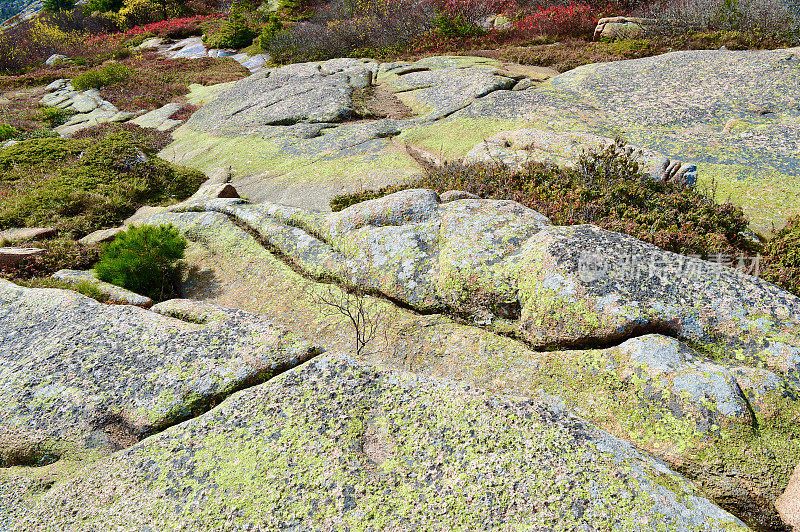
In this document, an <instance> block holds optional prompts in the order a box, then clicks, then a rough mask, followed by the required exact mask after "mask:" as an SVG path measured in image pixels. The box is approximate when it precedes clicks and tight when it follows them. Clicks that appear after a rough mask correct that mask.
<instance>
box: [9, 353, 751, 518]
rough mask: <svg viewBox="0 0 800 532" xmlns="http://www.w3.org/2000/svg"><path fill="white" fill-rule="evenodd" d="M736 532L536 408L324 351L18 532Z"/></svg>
mask: <svg viewBox="0 0 800 532" xmlns="http://www.w3.org/2000/svg"><path fill="white" fill-rule="evenodd" d="M434 523H436V525H435V526H436V528H440V527H443V528H446V529H461V528H463V529H472V530H474V529H506V528H508V527H511V528H515V529H517V528H537V529H538V528H550V527H558V528H564V529H589V528H593V529H597V528H600V529H602V528H623V529H626V530H654V529H656V528H659V529H663V530H740V529H741V530H745V529H746V528H745V527H744V526H743V525H742V524H741V523H740V522H738V521H737V520H736V519H735V518H734V517H733V516H731V515H730V514H727V513H726V512H724V511H722V510H720V509H719V508H718V507H716V506H714V505H713V504H712V503H711V502H710V501H708V500H707V499H705V498H703V497H702V496H700V494H699V493H698V492H697V491H696V490H695V489H694V488H693V487H692V486H691V485H690V484H689V483H687V482H686V481H685V480H684V479H682V478H681V477H679V476H677V475H675V474H674V473H672V472H671V471H669V470H668V469H667V468H666V467H665V466H664V465H663V464H661V463H659V462H657V461H654V460H652V459H649V458H646V457H645V456H643V455H642V454H640V453H638V452H637V451H635V450H634V449H633V448H632V447H630V446H629V445H628V444H626V443H624V442H622V441H620V440H618V439H616V438H613V437H611V436H609V435H607V434H605V433H603V432H600V431H597V430H596V429H593V428H591V427H590V426H588V425H586V424H585V423H583V422H581V421H579V420H578V419H576V418H574V417H572V416H570V415H568V414H566V413H564V412H563V411H558V410H555V409H553V408H551V407H548V406H546V405H543V404H537V403H532V402H526V401H512V400H508V399H506V398H503V397H497V396H493V395H490V394H487V393H485V392H482V391H479V390H475V389H470V388H465V387H463V386H457V385H454V384H446V383H441V382H437V381H431V380H427V379H424V378H418V377H414V376H411V375H407V374H398V373H392V372H379V371H375V370H374V369H371V368H370V367H367V366H363V365H361V364H359V363H357V362H355V361H353V360H350V359H347V358H341V357H324V358H318V359H316V360H314V361H311V362H309V363H307V364H305V365H303V366H301V367H300V368H297V369H295V370H291V371H289V372H287V373H285V374H283V375H281V376H279V377H277V378H275V379H272V380H271V381H270V382H268V383H267V384H264V385H261V386H258V387H256V388H251V389H248V390H245V391H243V392H240V393H238V394H236V395H234V396H233V397H231V398H230V399H228V400H227V401H225V402H224V403H223V404H222V405H220V406H219V407H218V408H216V409H214V410H213V411H211V412H208V413H207V414H205V415H203V416H202V417H200V418H197V419H194V420H191V421H188V422H186V423H184V424H182V425H180V426H178V427H174V428H172V429H170V430H168V431H166V432H164V433H162V434H159V435H157V436H155V437H153V438H149V439H148V440H146V441H144V442H141V443H139V444H137V445H135V446H133V447H131V448H130V449H127V450H125V451H122V452H120V453H118V454H116V455H115V456H113V457H111V458H109V459H107V460H104V461H102V462H97V463H95V464H94V465H91V466H89V468H87V469H85V470H83V471H82V472H81V474H80V476H79V477H77V478H75V479H73V480H70V481H68V482H65V483H63V484H61V485H59V486H57V487H55V488H53V489H52V490H50V491H49V492H48V493H47V494H46V495H45V496H44V497H43V498H42V499H41V501H40V502H39V504H38V505H37V507H36V508H35V512H34V513H33V514H32V515H31V516H30V518H28V519H26V520H24V521H22V522H21V524H20V525H19V527H20V528H24V529H25V530H54V529H65V528H67V529H68V528H72V527H75V526H80V527H82V528H103V529H107V528H115V527H120V526H121V527H125V528H139V527H145V526H146V527H155V528H181V527H188V528H190V529H240V530H241V529H245V530H249V529H253V528H255V529H271V530H279V529H287V528H291V529H300V530H329V529H337V530H369V529H372V530H376V529H411V528H427V527H430V526H432V525H433V524H434Z"/></svg>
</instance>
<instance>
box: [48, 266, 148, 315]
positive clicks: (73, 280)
mask: <svg viewBox="0 0 800 532" xmlns="http://www.w3.org/2000/svg"><path fill="white" fill-rule="evenodd" d="M52 277H53V279H57V280H59V281H64V282H67V283H70V284H72V285H77V284H81V283H88V284H90V285H92V286H93V287H94V288H96V289H97V290H98V291H99V292H100V293H102V294H103V295H104V296H106V298H107V300H106V301H104V302H105V303H112V304H115V305H135V306H137V307H142V308H150V307H152V306H153V300H152V299H150V298H149V297H146V296H143V295H140V294H137V293H136V292H131V291H130V290H126V289H124V288H121V287H119V286H116V285H113V284H111V283H106V282H104V281H101V280H100V279H98V278H97V277H96V276H95V275H94V273H93V272H90V271H81V270H58V271H57V272H56V273H54V274H53V276H52Z"/></svg>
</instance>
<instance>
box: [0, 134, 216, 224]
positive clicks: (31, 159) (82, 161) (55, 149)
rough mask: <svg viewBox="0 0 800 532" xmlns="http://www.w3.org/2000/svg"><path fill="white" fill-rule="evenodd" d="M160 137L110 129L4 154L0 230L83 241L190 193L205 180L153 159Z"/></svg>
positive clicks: (28, 144) (0, 154) (0, 156)
mask: <svg viewBox="0 0 800 532" xmlns="http://www.w3.org/2000/svg"><path fill="white" fill-rule="evenodd" d="M157 140H158V139H151V138H149V136H147V135H138V136H135V135H134V134H132V133H131V132H128V131H124V130H123V131H119V130H117V129H109V130H108V131H107V132H106V133H103V132H102V131H98V136H97V137H96V138H84V139H62V138H44V139H33V140H26V141H23V142H20V143H19V144H16V145H14V146H12V147H10V148H6V149H4V150H0V198H3V201H2V202H0V229H2V228H6V227H34V226H52V227H55V228H57V229H59V230H60V231H62V232H64V233H66V234H70V235H72V236H73V237H80V236H82V235H85V234H87V233H89V232H91V231H94V230H97V229H103V228H106V227H115V226H118V225H119V224H120V223H121V222H122V221H123V220H125V218H127V217H128V216H131V215H132V214H133V213H134V212H136V209H138V208H139V207H141V206H142V205H145V204H147V205H155V204H164V203H169V202H174V201H175V200H180V199H184V198H186V197H188V196H190V195H191V194H192V193H194V192H195V191H196V190H197V188H198V187H199V186H200V184H201V183H202V182H203V181H204V180H205V176H204V175H203V174H202V173H201V172H198V171H196V170H190V169H188V168H183V167H180V166H176V165H172V164H170V163H168V162H166V161H163V160H161V159H158V158H157V157H155V156H154V151H155V148H156V147H157V144H158V142H157Z"/></svg>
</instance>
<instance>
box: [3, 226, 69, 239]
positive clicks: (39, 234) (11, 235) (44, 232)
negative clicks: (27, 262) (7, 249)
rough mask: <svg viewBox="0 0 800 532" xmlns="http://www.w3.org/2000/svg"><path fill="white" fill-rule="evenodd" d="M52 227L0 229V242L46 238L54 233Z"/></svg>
mask: <svg viewBox="0 0 800 532" xmlns="http://www.w3.org/2000/svg"><path fill="white" fill-rule="evenodd" d="M56 232H57V231H56V230H55V229H54V228H52V227H12V228H10V229H3V230H2V231H0V242H3V241H6V242H19V241H21V240H33V239H36V238H48V237H51V236H53V235H55V234H56Z"/></svg>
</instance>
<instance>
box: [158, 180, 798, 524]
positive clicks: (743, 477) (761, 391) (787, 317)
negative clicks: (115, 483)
mask: <svg viewBox="0 0 800 532" xmlns="http://www.w3.org/2000/svg"><path fill="white" fill-rule="evenodd" d="M448 196H454V197H459V195H458V194H448ZM148 221H149V222H150V223H162V222H169V223H173V224H175V225H176V226H178V227H179V228H180V229H181V230H182V231H184V232H185V233H186V234H187V236H188V237H189V238H190V239H192V240H193V241H195V242H196V243H197V244H198V245H199V247H200V248H202V249H206V250H208V251H207V252H204V253H203V254H202V256H203V257H205V258H203V259H202V265H201V264H199V263H198V269H199V270H200V269H202V271H203V272H205V273H202V272H198V276H197V277H192V276H191V275H190V277H189V279H188V285H187V287H188V290H189V291H191V292H192V293H193V294H194V297H210V298H211V299H215V298H219V301H221V302H224V303H225V304H231V305H235V306H243V307H244V308H251V309H252V310H254V311H259V312H266V313H270V314H274V315H276V316H280V319H283V320H286V321H287V322H288V323H291V326H292V328H293V329H294V328H298V327H299V329H294V330H304V331H305V332H306V334H310V335H315V337H318V338H319V339H320V341H321V342H322V343H323V345H326V344H328V345H333V346H334V347H340V346H342V344H341V342H340V340H336V339H332V335H331V333H326V332H323V331H324V330H327V328H326V327H325V326H324V325H321V323H322V321H323V320H321V319H320V317H319V315H318V311H315V310H313V308H312V307H313V305H312V304H311V302H310V301H309V300H308V299H307V298H305V296H303V295H302V294H300V293H299V292H300V291H299V290H297V289H294V290H293V289H292V288H291V287H292V286H295V287H296V286H299V285H302V284H303V283H304V282H306V283H307V282H309V281H308V279H317V280H328V281H330V280H333V281H335V282H336V283H339V284H340V285H342V286H345V287H346V286H351V287H352V286H358V287H361V288H363V289H366V290H368V291H369V292H371V293H372V294H374V295H376V296H379V297H383V298H385V300H386V301H387V302H386V303H385V304H386V305H389V306H390V307H394V308H395V309H396V307H397V305H399V306H400V310H401V311H402V312H403V313H404V314H403V315H404V316H405V318H403V319H398V318H396V317H391V318H386V320H387V321H388V322H390V324H389V325H387V326H386V329H387V330H388V332H387V335H388V336H389V340H388V344H387V345H389V346H390V347H391V348H390V349H385V348H383V347H381V348H380V349H378V351H377V352H373V353H372V354H371V355H369V357H367V358H368V359H369V360H375V359H378V360H381V361H383V362H384V363H388V364H389V365H392V366H396V367H400V368H402V369H409V370H413V371H415V372H423V373H429V374H431V375H433V376H445V377H449V378H457V379H460V380H466V381H469V382H474V383H476V384H478V385H480V386H485V387H488V388H490V389H493V390H497V391H499V392H501V393H508V394H511V395H518V396H527V397H543V398H544V397H550V398H552V397H559V398H560V400H562V401H564V404H568V405H570V409H571V410H572V411H574V412H576V413H578V414H579V415H581V416H584V417H586V418H587V419H589V420H591V421H592V422H594V423H597V424H598V425H599V426H601V427H602V428H604V429H606V430H609V431H611V432H612V433H614V434H615V435H617V436H619V437H622V438H623V439H626V440H628V441H630V442H632V443H634V444H636V445H637V446H639V447H640V448H643V449H646V450H648V451H651V452H653V453H654V454H655V455H656V456H658V457H660V458H662V459H664V460H667V461H668V462H669V463H670V464H672V465H673V466H674V467H676V468H678V469H679V470H680V471H682V472H684V473H686V474H687V475H688V476H690V477H691V478H693V479H695V480H696V481H697V483H698V484H699V485H700V486H702V487H703V489H704V490H706V493H708V494H710V495H712V496H713V497H714V498H715V500H717V501H719V502H721V503H723V504H725V505H726V507H728V508H731V509H733V510H735V511H736V512H737V514H738V515H741V516H743V517H745V518H747V519H748V520H749V521H751V522H753V523H760V524H761V525H763V526H780V525H779V523H780V522H779V521H778V517H777V513H776V512H775V510H774V508H772V503H773V501H774V500H775V499H776V498H777V497H778V496H779V495H780V494H781V493H782V491H783V490H784V488H785V487H786V485H787V482H788V479H789V476H790V474H791V471H792V469H793V467H794V465H795V464H796V463H797V461H798V458H800V448H799V447H798V445H797V443H798V439H799V437H800V435H799V434H798V433H797V425H796V420H797V416H798V412H799V411H800V410H799V409H798V403H797V397H798V392H799V391H800V385H798V376H797V375H798V373H797V371H798V363H800V359H798V355H797V353H798V351H797V350H798V338H797V328H798V324H797V319H798V318H797V316H798V313H797V310H798V303H800V301H798V299H797V298H796V297H795V296H793V295H791V294H788V293H786V292H783V291H781V290H779V289H778V288H777V287H775V286H773V285H771V284H769V283H766V282H763V281H761V280H759V279H757V278H755V277H751V276H748V275H744V274H741V273H739V272H737V271H735V270H731V269H727V268H724V267H722V266H719V265H716V264H712V263H707V262H705V261H701V260H697V259H691V258H687V257H682V256H680V255H676V254H673V253H668V252H664V251H662V250H660V249H658V248H656V247H654V246H651V245H649V244H645V243H643V242H640V241H637V240H636V239H633V238H631V237H627V236H625V235H621V234H618V233H612V232H608V231H603V230H601V229H599V228H596V227H593V226H574V227H557V226H553V225H551V224H550V223H549V221H548V220H547V219H546V218H545V217H543V216H542V215H540V214H539V213H536V212H535V211H532V210H530V209H527V208H525V207H523V206H521V205H519V204H516V203H514V202H511V201H493V200H479V199H470V198H467V199H460V200H455V201H450V202H445V203H440V201H439V198H438V197H437V195H436V194H435V193H434V192H432V191H429V190H409V191H404V192H400V193H396V194H393V195H390V196H387V197H384V198H382V199H379V200H373V201H369V202H364V203H361V204H358V205H354V206H352V207H350V208H348V209H345V210H343V211H341V212H339V213H331V214H320V213H314V212H309V211H305V210H302V209H298V208H295V207H288V206H283V205H277V204H268V203H264V204H259V205H253V204H249V203H247V202H245V201H244V200H241V199H232V200H224V199H221V200H209V201H202V202H195V203H190V204H184V205H181V206H177V207H174V208H173V212H165V213H160V214H155V215H153V216H151V217H150V218H149V219H148ZM203 275H210V276H212V277H214V276H219V278H217V279H216V280H215V281H214V283H215V285H216V286H217V287H218V288H211V289H210V291H209V290H208V289H207V288H203V286H206V287H208V284H207V283H205V282H204V281H203ZM304 278H305V280H304ZM215 291H218V292H219V293H215ZM237 292H238V293H239V294H240V295H236V293H237ZM231 294H233V295H231ZM441 313H444V314H448V315H451V316H454V317H456V318H458V319H460V320H462V324H461V325H459V324H458V323H454V322H452V321H451V320H447V319H444V318H442V317H441V316H439V314H441ZM387 316H388V315H387ZM443 319H444V321H442V320H443ZM304 327H305V329H303V328H304ZM342 327H344V325H343V326H342ZM334 329H335V327H334ZM344 330H346V327H345V328H344ZM326 334H327V335H328V336H327V337H326V339H325V340H324V341H323V339H322V337H323V336H325V335H326ZM333 336H335V334H333Z"/></svg>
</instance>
